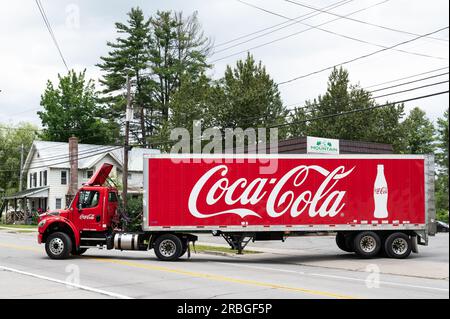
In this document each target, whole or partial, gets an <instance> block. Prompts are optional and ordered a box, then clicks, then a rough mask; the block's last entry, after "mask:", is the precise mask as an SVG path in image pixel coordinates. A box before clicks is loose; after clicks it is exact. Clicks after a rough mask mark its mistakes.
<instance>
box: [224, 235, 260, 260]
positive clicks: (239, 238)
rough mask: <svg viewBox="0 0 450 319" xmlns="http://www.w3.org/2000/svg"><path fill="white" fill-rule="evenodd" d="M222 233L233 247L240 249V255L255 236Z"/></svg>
mask: <svg viewBox="0 0 450 319" xmlns="http://www.w3.org/2000/svg"><path fill="white" fill-rule="evenodd" d="M221 235H222V237H223V238H224V239H225V240H226V241H227V243H228V244H229V245H230V247H231V249H235V250H237V251H238V255H242V251H243V250H244V248H245V247H246V246H247V244H248V243H249V242H250V240H252V238H253V236H247V235H246V234H226V233H221Z"/></svg>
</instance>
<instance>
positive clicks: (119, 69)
mask: <svg viewBox="0 0 450 319" xmlns="http://www.w3.org/2000/svg"><path fill="white" fill-rule="evenodd" d="M149 25H150V21H148V20H147V19H145V17H144V13H143V12H142V10H141V9H140V8H139V7H138V8H132V9H131V11H130V12H129V13H128V20H127V23H126V24H125V23H121V22H117V23H116V24H115V26H116V32H117V33H118V34H119V35H120V36H119V37H118V38H116V41H115V42H107V45H108V46H109V47H110V48H111V51H110V52H108V55H107V56H104V57H100V59H101V60H102V61H103V62H102V63H100V64H98V65H97V66H98V67H100V69H101V70H102V71H104V76H103V79H101V80H100V83H102V85H103V91H102V93H103V96H102V98H101V101H102V102H103V103H104V105H105V110H106V112H105V116H106V118H108V119H110V120H112V121H115V122H117V123H119V121H120V120H121V119H122V118H123V117H124V116H125V108H126V104H127V100H126V95H125V94H124V92H126V89H127V76H128V77H129V78H130V83H131V88H132V91H133V106H134V107H135V108H136V110H137V112H136V114H137V117H138V120H139V124H138V125H134V126H137V127H133V126H132V129H135V130H136V129H140V130H141V132H143V135H144V136H145V135H146V129H147V126H150V129H151V128H152V127H153V126H154V121H153V119H149V120H150V121H151V122H150V123H149V124H148V125H147V124H146V123H145V121H146V117H145V113H146V111H147V112H149V113H150V114H153V108H152V103H151V102H152V99H151V85H152V83H150V81H149V78H148V76H147V75H145V72H147V71H146V70H147V68H148V63H149V55H148V48H149V42H150V38H149V34H150V27H149ZM138 141H139V142H140V143H144V142H145V139H144V138H142V137H139V138H138Z"/></svg>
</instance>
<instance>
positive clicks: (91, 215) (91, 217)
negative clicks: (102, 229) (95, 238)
mask: <svg viewBox="0 0 450 319" xmlns="http://www.w3.org/2000/svg"><path fill="white" fill-rule="evenodd" d="M94 217H95V216H94V214H89V215H80V219H82V220H83V219H84V220H92V219H94Z"/></svg>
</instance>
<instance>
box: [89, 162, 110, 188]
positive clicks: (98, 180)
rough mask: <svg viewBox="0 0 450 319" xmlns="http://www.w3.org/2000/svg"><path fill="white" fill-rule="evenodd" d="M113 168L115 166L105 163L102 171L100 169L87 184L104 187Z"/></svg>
mask: <svg viewBox="0 0 450 319" xmlns="http://www.w3.org/2000/svg"><path fill="white" fill-rule="evenodd" d="M112 168H113V165H111V164H108V163H104V164H103V165H102V167H100V169H98V170H97V171H96V172H95V173H94V175H92V177H91V179H90V180H89V181H88V182H87V183H86V184H85V185H88V186H94V185H98V186H102V185H103V184H104V183H105V182H106V179H107V178H108V176H109V173H110V172H111V170H112Z"/></svg>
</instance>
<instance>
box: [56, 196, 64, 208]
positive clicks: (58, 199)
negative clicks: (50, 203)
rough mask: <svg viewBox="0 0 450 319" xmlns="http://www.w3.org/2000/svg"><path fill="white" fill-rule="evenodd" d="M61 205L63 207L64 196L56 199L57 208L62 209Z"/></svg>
mask: <svg viewBox="0 0 450 319" xmlns="http://www.w3.org/2000/svg"><path fill="white" fill-rule="evenodd" d="M61 207H62V198H57V199H56V204H55V208H56V209H61Z"/></svg>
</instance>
